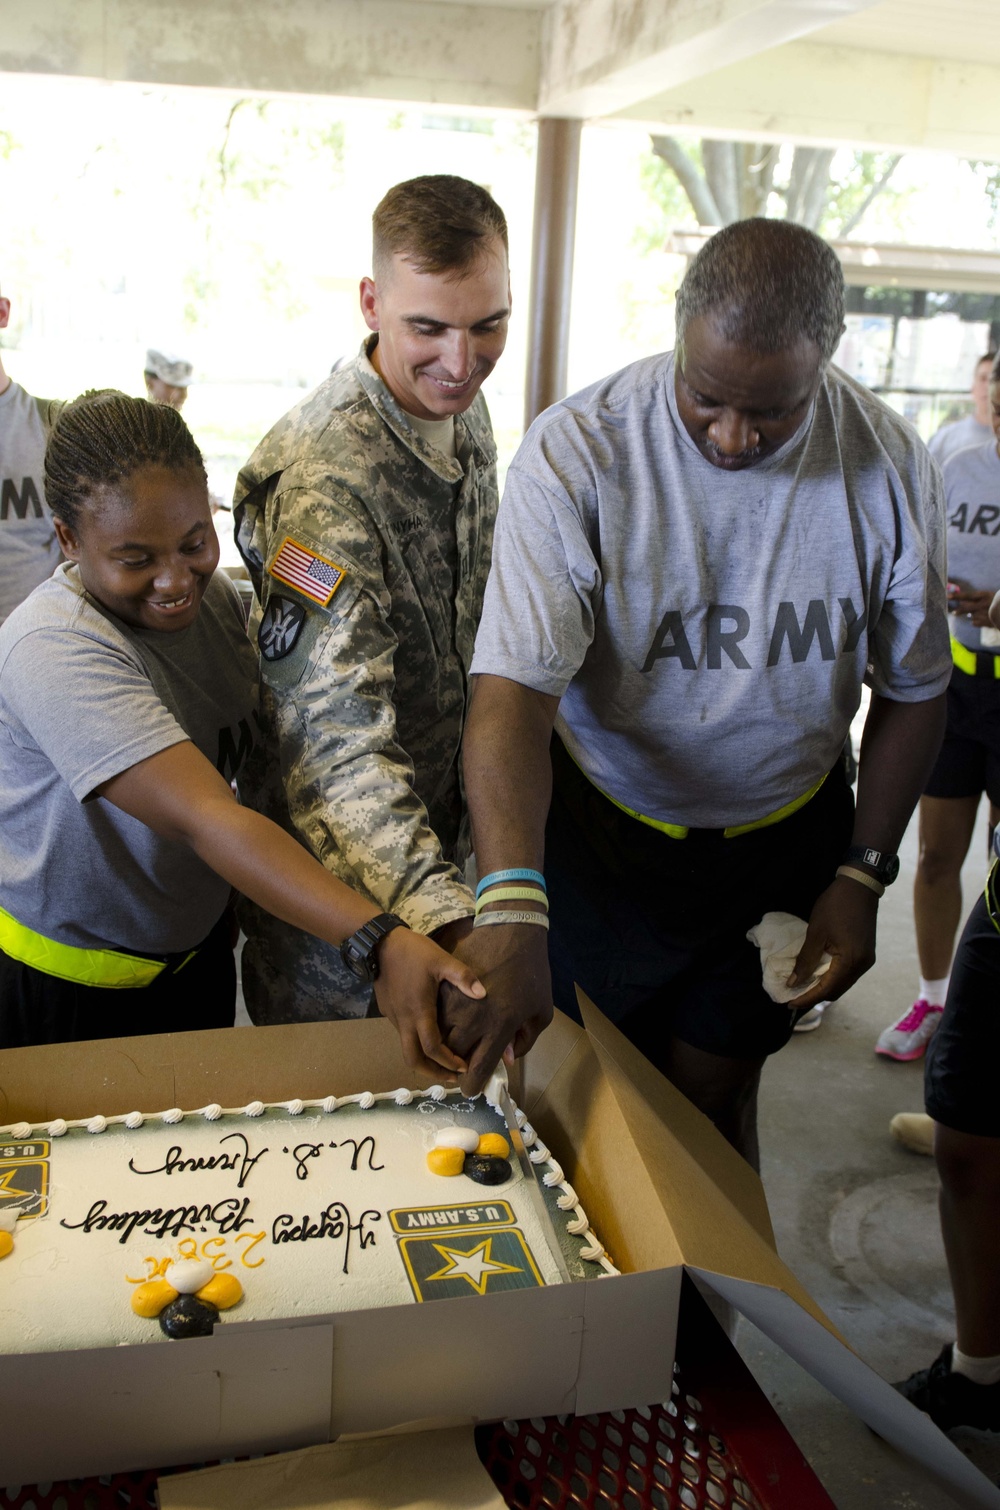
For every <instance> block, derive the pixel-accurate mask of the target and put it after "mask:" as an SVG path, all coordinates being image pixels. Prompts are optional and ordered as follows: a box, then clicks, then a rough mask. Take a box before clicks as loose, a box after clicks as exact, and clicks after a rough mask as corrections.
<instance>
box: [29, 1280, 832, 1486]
mask: <svg viewBox="0 0 1000 1510" xmlns="http://www.w3.org/2000/svg"><path fill="white" fill-rule="evenodd" d="M476 1444H477V1447H478V1449H479V1456H480V1457H481V1459H482V1461H483V1463H484V1465H485V1466H486V1468H487V1470H488V1471H489V1473H490V1475H491V1477H492V1478H493V1481H494V1483H495V1484H496V1486H497V1488H498V1489H499V1491H500V1493H501V1494H502V1495H503V1497H504V1499H505V1500H506V1502H507V1504H508V1505H509V1506H511V1507H512V1510H789V1507H794V1510H836V1506H835V1505H834V1503H833V1500H831V1499H830V1497H829V1495H828V1494H827V1493H826V1491H825V1490H824V1489H823V1487H822V1485H821V1484H820V1482H819V1480H818V1479H817V1478H816V1476H815V1474H814V1473H813V1471H812V1469H811V1468H810V1467H809V1464H808V1463H807V1462H806V1460H805V1458H804V1457H803V1456H802V1454H801V1452H800V1451H799V1449H798V1448H797V1447H796V1445H795V1443H794V1441H793V1440H792V1438H791V1437H790V1436H789V1434H788V1432H787V1431H786V1429H785V1427H784V1426H783V1425H782V1423H781V1421H780V1419H779V1418H778V1416H777V1415H776V1413H775V1411H774V1410H773V1409H772V1407H771V1405H770V1404H769V1403H768V1401H767V1399H766V1398H765V1396H764V1395H763V1393H762V1392H761V1390H760V1388H759V1386H758V1385H757V1383H756V1381H755V1379H754V1378H753V1376H752V1374H751V1373H750V1372H749V1370H748V1369H747V1368H746V1366H745V1365H744V1363H743V1362H742V1360H741V1359H740V1357H739V1354H738V1353H737V1352H736V1350H735V1348H734V1347H733V1346H732V1344H731V1343H730V1342H729V1340H728V1338H727V1337H726V1335H725V1333H724V1332H723V1331H722V1329H721V1327H720V1326H719V1325H718V1323H717V1322H716V1321H715V1319H714V1317H713V1316H712V1314H711V1312H710V1311H709V1310H708V1307H707V1306H706V1305H705V1302H704V1301H703V1300H702V1299H701V1297H700V1296H699V1295H698V1293H697V1291H696V1290H695V1288H694V1286H693V1284H691V1282H690V1281H689V1280H687V1279H685V1281H684V1290H683V1294H682V1299H681V1311H680V1326H679V1331H678V1338H677V1362H676V1364H675V1365H674V1382H673V1389H672V1392H671V1398H670V1399H669V1400H666V1401H660V1402H657V1403H656V1404H654V1405H648V1406H647V1405H643V1406H639V1407H637V1408H635V1409H632V1410H624V1411H620V1410H616V1411H611V1412H608V1413H606V1414H604V1415H600V1416H558V1417H556V1416H549V1417H546V1418H544V1419H542V1418H536V1419H533V1420H530V1421H503V1422H500V1423H498V1424H497V1425H495V1426H481V1427H479V1428H478V1429H477V1431H476ZM0 1471H2V1470H0ZM181 1471H182V1470H181V1469H180V1468H173V1469H163V1470H159V1471H157V1470H154V1469H150V1470H148V1471H146V1472H143V1473H122V1474H115V1475H113V1476H110V1475H109V1476H106V1477H102V1478H99V1479H98V1478H91V1479H72V1480H69V1481H68V1482H63V1483H54V1484H37V1485H34V1486H30V1487H29V1486H27V1485H24V1486H13V1485H12V1486H8V1487H6V1488H5V1487H4V1486H3V1485H2V1484H0V1510H155V1507H156V1504H157V1500H156V1485H157V1482H158V1480H159V1479H160V1478H162V1477H164V1476H166V1474H168V1473H179V1472H181Z"/></svg>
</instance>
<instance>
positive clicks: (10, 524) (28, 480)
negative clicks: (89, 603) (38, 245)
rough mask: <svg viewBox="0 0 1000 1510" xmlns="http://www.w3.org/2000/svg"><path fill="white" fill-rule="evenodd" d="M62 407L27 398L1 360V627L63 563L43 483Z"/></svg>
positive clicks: (4, 307)
mask: <svg viewBox="0 0 1000 1510" xmlns="http://www.w3.org/2000/svg"><path fill="white" fill-rule="evenodd" d="M9 319H10V300H9V299H6V298H4V297H3V296H2V295H0V330H5V329H6V328H7V322H8V320H9ZM57 408H58V405H56V404H55V403H54V402H53V400H51V399H43V398H33V397H32V396H31V394H30V393H25V391H24V389H23V388H22V387H21V385H20V383H15V382H14V381H13V379H12V378H10V377H8V375H7V373H6V372H5V371H4V367H3V360H2V359H0V624H2V623H3V621H4V619H6V617H7V615H8V614H9V613H10V611H11V609H12V608H16V607H17V605H18V603H21V602H23V600H24V599H25V598H26V597H27V596H28V594H29V592H31V590H32V589H33V588H35V587H37V586H38V584H39V582H44V581H45V578H46V577H51V575H52V573H53V572H54V571H55V569H56V567H57V566H58V565H59V561H60V559H61V557H60V554H59V544H58V541H57V540H56V532H55V526H54V525H53V523H52V515H51V514H50V513H49V510H48V508H47V507H46V504H45V490H44V486H43V483H42V466H43V462H44V458H45V436H46V431H47V429H48V427H49V425H50V424H51V422H52V418H53V413H54V410H56V409H57Z"/></svg>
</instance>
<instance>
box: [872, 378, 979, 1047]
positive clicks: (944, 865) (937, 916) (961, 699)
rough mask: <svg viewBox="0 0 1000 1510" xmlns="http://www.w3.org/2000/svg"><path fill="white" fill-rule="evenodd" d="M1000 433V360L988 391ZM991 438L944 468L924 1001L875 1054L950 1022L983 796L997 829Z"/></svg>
mask: <svg viewBox="0 0 1000 1510" xmlns="http://www.w3.org/2000/svg"><path fill="white" fill-rule="evenodd" d="M989 394H990V396H991V414H992V418H993V425H994V426H995V428H996V429H997V431H998V432H1000V361H998V362H996V363H994V365H993V368H992V377H991V383H990V387H989ZM997 444H998V443H997V438H996V436H995V435H993V434H992V433H991V435H990V439H989V441H988V442H987V443H986V444H985V445H981V446H978V445H977V446H968V447H966V448H965V449H964V450H962V451H957V452H956V453H955V455H954V456H952V457H950V458H949V460H947V461H946V462H945V464H944V466H943V467H942V469H941V475H942V477H943V478H944V486H945V498H946V502H947V510H948V534H947V542H948V608H949V612H950V614H951V618H950V628H951V641H952V660H953V661H954V663H955V664H954V670H953V671H952V676H951V683H950V685H949V687H948V721H947V726H946V729H945V736H944V743H943V744H942V746H941V753H940V754H939V755H938V758H937V761H936V762H935V765H934V769H933V771H932V772H931V773H930V776H929V777H928V780H927V785H926V786H925V788H924V791H923V793H922V795H921V798H920V845H919V851H918V858H917V870H916V875H915V876H914V878H913V921H914V926H915V930H916V935H917V958H918V960H919V963H920V976H919V985H918V987H917V997H916V1000H915V1001H914V1003H913V1005H912V1006H911V1007H908V1008H907V1010H906V1011H905V1012H904V1013H903V1014H902V1016H900V1017H898V1018H897V1019H896V1020H895V1021H894V1022H892V1023H890V1024H889V1026H888V1027H887V1028H885V1029H883V1031H882V1032H881V1033H880V1034H879V1037H878V1041H877V1042H876V1045H875V1052H876V1053H877V1054H882V1055H884V1056H885V1057H886V1058H889V1059H899V1060H904V1061H908V1060H913V1059H919V1058H920V1057H921V1055H922V1054H923V1053H924V1051H925V1049H926V1048H927V1045H928V1043H929V1041H930V1039H931V1037H932V1036H933V1034H934V1033H935V1032H936V1031H937V1027H938V1024H939V1023H940V1022H941V1020H942V1013H943V1011H944V1004H945V1000H946V999H947V995H948V983H949V973H950V970H951V958H952V954H953V952H954V948H955V938H956V935H957V933H958V925H959V923H960V921H961V917H962V866H963V864H964V862H965V857H966V855H967V854H968V852H969V845H970V843H971V842H972V833H973V829H974V827H975V822H976V814H977V812H978V811H979V801H980V798H981V797H982V794H983V792H985V793H986V794H987V796H988V797H989V800H990V807H991V822H992V821H995V814H996V812H997V810H998V808H1000V636H998V635H997V632H996V630H995V629H994V628H993V625H992V623H991V621H990V617H989V610H990V605H991V603H992V601H993V597H994V594H995V593H996V591H997V589H998V588H1000V455H998V453H997Z"/></svg>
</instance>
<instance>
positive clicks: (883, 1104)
mask: <svg viewBox="0 0 1000 1510" xmlns="http://www.w3.org/2000/svg"><path fill="white" fill-rule="evenodd" d="M855 743H856V744H857V741H855ZM900 859H901V871H900V876H899V879H898V881H897V882H896V884H895V885H894V886H893V887H891V888H890V890H889V891H888V892H887V893H886V896H885V898H884V899H883V901H882V903H881V904H880V909H879V910H880V918H879V935H878V962H877V964H876V965H875V967H874V969H873V970H872V971H870V973H869V974H868V975H867V976H865V977H864V979H863V980H862V981H860V982H859V984H858V985H857V986H856V987H855V988H854V990H853V991H851V992H850V994H849V995H848V996H847V997H846V998H845V999H844V1000H843V1001H840V1002H837V1003H835V1004H834V1005H833V1006H831V1007H829V1008H828V1009H827V1013H826V1017H825V1019H824V1022H823V1024H822V1026H821V1027H820V1028H819V1029H817V1031H816V1032H814V1033H804V1034H797V1035H796V1036H794V1037H793V1039H792V1041H791V1043H790V1044H789V1045H788V1046H787V1048H785V1049H784V1050H782V1052H781V1053H780V1054H777V1055H775V1056H774V1057H773V1058H772V1059H771V1060H770V1061H769V1063H768V1065H767V1068H766V1070H765V1073H764V1081H763V1086H762V1090H761V1144H762V1165H763V1179H764V1185H765V1189H766V1191H767V1196H768V1202H769V1204H770V1208H771V1215H772V1219H773V1222H774V1227H775V1232H776V1234H777V1239H778V1246H779V1250H780V1252H781V1255H782V1257H783V1258H784V1260H785V1262H786V1263H787V1264H788V1265H789V1267H790V1268H791V1269H792V1270H793V1271H794V1272H795V1273H796V1274H797V1275H798V1277H799V1279H800V1280H801V1281H802V1282H803V1284H804V1285H805V1286H806V1288H807V1289H808V1290H809V1291H810V1293H811V1294H812V1295H813V1297H814V1298H815V1299H816V1301H817V1302H818V1303H819V1304H820V1306H822V1308H823V1309H824V1310H825V1311H826V1313H827V1315H828V1316H829V1317H830V1319H831V1320H832V1321H833V1322H834V1324H835V1325H836V1326H837V1327H838V1328H839V1330H840V1331H841V1333H842V1334H843V1335H844V1336H845V1337H846V1338H847V1340H848V1341H849V1342H850V1343H851V1345H852V1346H853V1347H854V1349H855V1350H856V1351H857V1352H858V1353H859V1354H860V1356H861V1357H862V1358H863V1359H864V1360H865V1362H866V1363H868V1364H870V1365H871V1366H872V1367H873V1368H874V1369H876V1370H877V1371H878V1372H879V1373H880V1374H882V1375H883V1377H885V1378H886V1379H890V1380H896V1379H901V1378H905V1377H906V1375H907V1374H909V1373H911V1372H912V1371H913V1370H914V1369H916V1368H923V1367H925V1366H926V1365H927V1364H929V1363H930V1362H931V1360H932V1359H933V1358H934V1357H935V1356H936V1355H937V1353H938V1352H939V1350H940V1348H941V1345H942V1343H943V1342H946V1341H950V1340H952V1338H953V1337H954V1330H953V1326H952V1320H951V1316H952V1311H951V1292H950V1289H949V1285H948V1276H947V1271H946V1269H945V1261H944V1251H943V1248H942V1244H941V1236H940V1230H939V1227H938V1219H937V1177H936V1174H935V1169H934V1164H933V1161H932V1160H931V1159H929V1158H922V1157H920V1156H919V1155H916V1154H912V1153H909V1152H908V1151H907V1150H906V1149H904V1148H902V1147H901V1146H900V1145H899V1144H898V1143H896V1142H894V1141H893V1140H892V1139H891V1138H890V1136H889V1118H890V1117H891V1116H892V1115H893V1114H894V1113H895V1112H897V1111H920V1110H922V1109H923V1069H922V1061H920V1062H918V1063H915V1064H896V1063H894V1062H893V1061H889V1060H884V1059H881V1058H877V1057H876V1055H875V1053H874V1043H875V1039H876V1037H877V1036H878V1033H879V1032H880V1031H881V1029H882V1028H883V1027H885V1026H886V1024H887V1023H889V1022H890V1021H892V1020H893V1019H894V1018H896V1017H898V1016H899V1015H900V1014H901V1013H902V1012H903V1011H905V1010H906V1008H907V1007H908V1006H909V1004H910V1003H911V1002H912V1000H913V998H914V996H915V995H916V987H917V968H916V954H915V944H914V935H913V919H912V911H911V901H912V886H913V871H914V867H915V863H916V820H915V819H914V821H913V822H912V823H911V825H910V828H909V831H908V832H907V835H906V838H905V840H904V843H903V845H902V846H901V849H900ZM985 874H986V806H985V804H984V805H983V807H982V808H981V811H980V816H979V821H978V824H977V829H976V838H975V840H974V842H973V852H972V854H971V855H970V858H969V860H968V861H967V863H966V867H965V871H964V872H963V887H964V894H965V902H966V907H965V911H966V912H967V911H968V909H969V908H970V907H971V905H972V902H973V900H974V898H975V895H976V892H977V890H978V889H979V887H981V885H982V883H983V879H984V877H985ZM237 1022H238V1023H243V1024H246V1025H249V1021H248V1019H247V1017H246V1014H245V1011H244V1010H243V1007H242V998H241V1001H240V1010H239V1013H238V1016H237ZM736 1342H737V1346H738V1347H739V1350H740V1352H741V1353H742V1355H743V1357H744V1358H745V1360H746V1362H747V1364H748V1365H749V1367H750V1368H751V1369H752V1371H753V1373H754V1374H755V1375H756V1377H757V1379H758V1380H759V1382H760V1384H761V1386H762V1387H763V1389H764V1390H765V1392H766V1393H767V1395H768V1396H769V1398H770V1399H771V1400H772V1402H773V1403H774V1405H775V1408H776V1409H777V1410H778V1412H779V1414H780V1415H781V1416H782V1418H783V1419H784V1421H785V1422H786V1424H787V1425H788V1427H789V1430H790V1431H791V1432H792V1435H793V1436H794V1437H795V1439H796V1441H797V1442H798V1444H799V1446H800V1447H801V1449H802V1451H803V1452H804V1453H805V1455H806V1457H807V1458H808V1459H809V1461H810V1462H811V1463H812V1465H813V1467H814V1469H815V1470H816V1472H817V1474H818V1475H819V1477H820V1479H821V1480H822V1482H823V1484H824V1485H825V1487H826V1489H827V1492H828V1493H829V1494H830V1496H831V1498H832V1499H833V1500H834V1502H835V1504H836V1505H837V1506H838V1510H950V1507H952V1506H953V1503H954V1502H953V1501H952V1499H951V1498H950V1497H949V1496H948V1495H947V1494H945V1493H944V1491H943V1490H940V1489H938V1488H936V1487H935V1486H934V1485H932V1484H929V1483H928V1482H927V1480H926V1478H925V1476H924V1474H923V1472H922V1471H921V1470H920V1469H919V1468H917V1467H916V1466H915V1465H913V1464H911V1463H909V1462H908V1461H907V1460H906V1459H904V1458H902V1457H900V1456H899V1454H898V1453H896V1452H895V1451H894V1450H893V1449H892V1448H890V1447H888V1446H887V1445H886V1444H885V1443H884V1442H882V1441H880V1440H879V1439H878V1438H877V1437H875V1436H874V1435H873V1434H872V1433H871V1432H870V1431H869V1430H868V1429H867V1427H865V1426H864V1425H862V1423H861V1422H860V1421H859V1420H858V1419H857V1418H856V1417H855V1416H854V1415H853V1414H852V1413H851V1412H850V1411H848V1410H847V1409H846V1407H844V1406H842V1405H841V1404H840V1402H839V1401H838V1400H836V1399H834V1397H833V1396H832V1395H830V1394H828V1393H827V1391H826V1390H825V1389H824V1388H823V1387H822V1386H821V1385H819V1384H817V1383H815V1382H814V1381H813V1380H812V1379H811V1378H810V1377H809V1375H808V1374H807V1373H805V1372H804V1370H803V1369H801V1368H800V1367H799V1366H798V1365H797V1364H795V1363H793V1362H792V1360H791V1359H790V1358H788V1357H787V1356H786V1355H785V1354H784V1353H783V1352H782V1351H781V1350H780V1349H778V1348H777V1347H776V1346H775V1345H774V1344H773V1343H771V1342H770V1341H769V1340H768V1339H767V1338H766V1337H764V1336H763V1335H762V1334H761V1333H759V1332H758V1331H757V1330H756V1328H755V1327H754V1326H752V1325H751V1324H750V1323H749V1322H746V1321H743V1320H741V1321H740V1322H739V1324H738V1328H737V1332H736ZM955 1440H956V1442H957V1444H958V1445H959V1446H961V1447H962V1449H963V1450H964V1451H966V1452H967V1453H968V1455H969V1457H970V1458H971V1459H972V1460H973V1461H974V1462H975V1463H976V1464H977V1465H978V1466H979V1467H980V1468H981V1469H982V1470H983V1471H984V1472H986V1473H988V1474H989V1475H990V1477H991V1478H992V1479H993V1480H994V1481H997V1480H998V1478H1000V1436H986V1435H984V1434H982V1433H978V1432H963V1433H959V1434H958V1435H957V1436H956V1438H955ZM788 1510H795V1507H788Z"/></svg>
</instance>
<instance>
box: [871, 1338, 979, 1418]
mask: <svg viewBox="0 0 1000 1510" xmlns="http://www.w3.org/2000/svg"><path fill="white" fill-rule="evenodd" d="M893 1388H894V1389H898V1390H899V1393H900V1394H901V1395H902V1396H903V1399H904V1400H909V1402H910V1404H911V1405H915V1406H916V1407H917V1409H918V1410H922V1411H923V1412H924V1414H925V1415H928V1416H930V1418H931V1420H932V1421H933V1422H934V1425H935V1426H939V1427H940V1428H941V1430H942V1431H952V1430H954V1428H955V1427H956V1426H974V1427H976V1428H977V1430H979V1431H1000V1384H974V1383H973V1382H972V1380H971V1379H967V1378H966V1377H965V1375H964V1374H954V1373H952V1370H951V1343H950V1342H949V1343H946V1345H945V1346H944V1347H943V1348H942V1349H941V1351H940V1353H939V1354H938V1356H937V1357H936V1358H935V1359H934V1362H933V1363H932V1364H931V1366H930V1368H922V1369H919V1370H918V1371H917V1373H915V1374H911V1375H910V1377H909V1378H908V1379H904V1380H903V1382H902V1383H901V1384H896V1385H894V1386H893Z"/></svg>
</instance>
